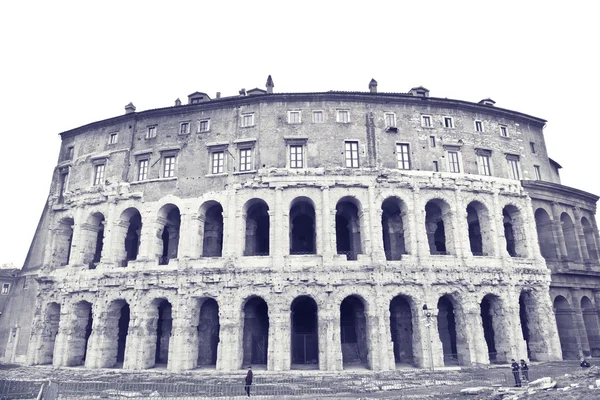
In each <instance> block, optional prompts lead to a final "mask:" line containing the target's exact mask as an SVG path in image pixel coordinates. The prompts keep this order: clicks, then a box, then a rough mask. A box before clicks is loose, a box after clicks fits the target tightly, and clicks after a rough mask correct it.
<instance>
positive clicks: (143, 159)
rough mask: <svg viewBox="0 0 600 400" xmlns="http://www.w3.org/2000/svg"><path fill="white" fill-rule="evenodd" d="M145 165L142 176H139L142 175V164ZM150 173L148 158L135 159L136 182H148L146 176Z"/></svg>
mask: <svg viewBox="0 0 600 400" xmlns="http://www.w3.org/2000/svg"><path fill="white" fill-rule="evenodd" d="M144 162H145V163H146V166H145V168H144V176H143V177H142V176H141V173H142V163H144ZM149 172H150V157H141V158H138V159H137V180H136V182H143V181H146V180H148V175H149Z"/></svg>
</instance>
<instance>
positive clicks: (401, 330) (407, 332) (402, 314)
mask: <svg viewBox="0 0 600 400" xmlns="http://www.w3.org/2000/svg"><path fill="white" fill-rule="evenodd" d="M390 330H391V334H392V343H393V344H394V360H395V362H396V364H411V365H412V364H413V363H414V358H413V337H412V336H413V329H412V311H411V309H410V303H409V302H408V300H407V299H406V298H405V297H404V296H396V297H394V298H393V299H392V301H391V303H390Z"/></svg>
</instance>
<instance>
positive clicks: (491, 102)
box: [479, 97, 496, 106]
mask: <svg viewBox="0 0 600 400" xmlns="http://www.w3.org/2000/svg"><path fill="white" fill-rule="evenodd" d="M479 104H483V105H484V106H493V105H494V104H496V102H495V101H494V100H492V99H490V98H489V97H488V98H487V99H483V100H481V101H480V102H479Z"/></svg>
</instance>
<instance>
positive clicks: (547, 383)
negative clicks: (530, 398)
mask: <svg viewBox="0 0 600 400" xmlns="http://www.w3.org/2000/svg"><path fill="white" fill-rule="evenodd" d="M555 386H556V382H555V381H553V380H552V378H550V377H545V378H540V379H537V380H535V381H533V382H529V388H531V389H536V390H541V389H550V388H553V387H555Z"/></svg>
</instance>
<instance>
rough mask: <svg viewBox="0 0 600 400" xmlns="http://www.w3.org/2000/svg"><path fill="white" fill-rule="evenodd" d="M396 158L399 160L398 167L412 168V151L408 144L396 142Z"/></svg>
mask: <svg viewBox="0 0 600 400" xmlns="http://www.w3.org/2000/svg"><path fill="white" fill-rule="evenodd" d="M396 159H397V160H398V168H400V169H410V152H409V147H408V144H400V143H397V144H396Z"/></svg>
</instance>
